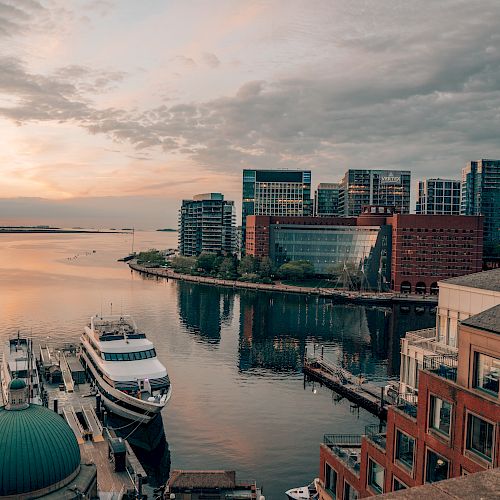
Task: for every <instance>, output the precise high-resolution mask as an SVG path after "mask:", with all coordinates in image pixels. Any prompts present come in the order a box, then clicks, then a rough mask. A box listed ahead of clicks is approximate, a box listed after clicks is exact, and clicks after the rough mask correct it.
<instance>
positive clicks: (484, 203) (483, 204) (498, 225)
mask: <svg viewBox="0 0 500 500" xmlns="http://www.w3.org/2000/svg"><path fill="white" fill-rule="evenodd" d="M461 213H462V214H463V215H483V216H484V244H485V245H484V247H485V248H484V249H485V254H488V253H490V251H491V247H492V246H494V245H498V244H500V160H479V161H471V162H469V163H468V164H467V166H466V167H465V168H464V169H462V205H461Z"/></svg>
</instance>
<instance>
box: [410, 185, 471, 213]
mask: <svg viewBox="0 0 500 500" xmlns="http://www.w3.org/2000/svg"><path fill="white" fill-rule="evenodd" d="M460 191H461V186H460V181H457V180H450V179H424V180H423V181H419V183H418V194H417V208H416V213H417V214H419V215H460Z"/></svg>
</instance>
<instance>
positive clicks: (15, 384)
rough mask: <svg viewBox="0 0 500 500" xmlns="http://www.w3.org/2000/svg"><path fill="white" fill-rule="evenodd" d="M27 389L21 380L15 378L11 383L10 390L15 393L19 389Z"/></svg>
mask: <svg viewBox="0 0 500 500" xmlns="http://www.w3.org/2000/svg"><path fill="white" fill-rule="evenodd" d="M25 388H26V383H25V382H24V380H23V379H21V378H15V379H14V380H11V381H10V384H9V389H13V390H14V391H15V390H18V389H25Z"/></svg>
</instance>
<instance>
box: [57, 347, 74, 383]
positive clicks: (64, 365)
mask: <svg viewBox="0 0 500 500" xmlns="http://www.w3.org/2000/svg"><path fill="white" fill-rule="evenodd" d="M59 361H60V363H61V372H62V377H63V382H64V387H65V388H66V392H74V390H75V383H74V382H73V377H72V376H71V370H70V368H69V365H68V361H67V359H66V356H65V354H64V352H61V356H60V357H59Z"/></svg>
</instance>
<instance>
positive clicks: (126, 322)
mask: <svg viewBox="0 0 500 500" xmlns="http://www.w3.org/2000/svg"><path fill="white" fill-rule="evenodd" d="M89 328H90V329H91V330H92V331H94V333H95V334H96V336H97V337H98V338H99V340H101V341H106V340H122V339H125V338H127V339H141V338H146V335H145V334H144V333H142V332H140V331H139V330H138V329H137V325H136V324H135V322H134V320H133V319H132V317H131V316H118V315H113V316H93V317H92V318H91V319H90V325H89Z"/></svg>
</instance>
